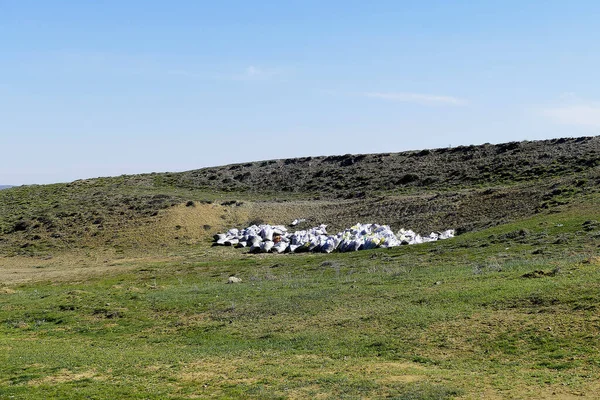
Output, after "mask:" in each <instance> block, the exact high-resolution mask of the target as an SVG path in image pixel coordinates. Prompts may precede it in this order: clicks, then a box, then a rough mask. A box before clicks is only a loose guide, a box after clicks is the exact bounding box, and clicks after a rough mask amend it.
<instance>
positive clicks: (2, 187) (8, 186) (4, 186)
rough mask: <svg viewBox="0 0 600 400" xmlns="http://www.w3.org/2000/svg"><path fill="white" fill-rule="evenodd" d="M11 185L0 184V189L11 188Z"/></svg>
mask: <svg viewBox="0 0 600 400" xmlns="http://www.w3.org/2000/svg"><path fill="white" fill-rule="evenodd" d="M11 187H12V186H11V185H0V190H2V189H8V188H11Z"/></svg>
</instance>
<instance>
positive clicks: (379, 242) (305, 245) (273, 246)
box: [214, 224, 454, 253]
mask: <svg viewBox="0 0 600 400" xmlns="http://www.w3.org/2000/svg"><path fill="white" fill-rule="evenodd" d="M452 237H454V230H453V229H448V230H446V231H443V232H431V233H430V234H429V235H427V236H421V235H419V234H417V233H415V232H413V231H412V230H405V229H400V230H399V231H398V232H397V233H394V232H393V231H392V229H391V228H390V227H389V226H388V225H378V224H356V225H354V226H353V227H351V228H348V229H346V230H344V231H343V232H339V233H337V234H335V235H329V234H328V233H327V225H319V226H317V227H314V228H310V229H307V230H301V231H295V232H293V233H290V232H288V230H287V228H286V227H285V226H282V225H268V224H262V225H251V226H249V227H247V228H245V229H242V230H240V229H235V228H233V229H230V230H228V231H227V232H226V233H218V234H216V235H215V236H214V240H215V245H221V246H235V247H238V248H243V247H248V248H250V252H251V253H301V252H309V251H310V252H321V253H331V252H333V251H336V250H337V251H340V252H347V251H358V250H369V249H375V248H389V247H397V246H402V245H411V244H420V243H426V242H435V241H437V240H443V239H449V238H452Z"/></svg>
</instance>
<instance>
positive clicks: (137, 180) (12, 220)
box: [0, 136, 600, 255]
mask: <svg viewBox="0 0 600 400" xmlns="http://www.w3.org/2000/svg"><path fill="white" fill-rule="evenodd" d="M599 188H600V136H597V137H582V138H569V139H555V140H545V141H533V142H520V143H517V142H512V143H505V144H499V145H490V144H485V145H481V146H461V147H456V148H445V149H434V150H422V151H409V152H402V153H389V154H366V155H344V156H328V157H306V158H296V159H285V160H270V161H260V162H253V163H245V164H235V165H228V166H222V167H212V168H203V169H199V170H193V171H187V172H180V173H152V174H143V175H131V176H120V177H113V178H96V179H88V180H80V181H75V182H72V183H68V184H55V185H42V186H39V185H33V186H21V187H16V188H11V189H8V190H2V191H1V192H0V232H2V235H1V236H0V254H4V255H11V254H29V255H43V254H46V253H48V252H52V251H55V250H60V249H73V248H80V247H85V246H87V247H98V246H106V247H110V248H119V249H123V250H124V251H125V250H135V249H138V250H144V249H146V250H147V249H148V248H150V249H156V248H160V247H163V248H169V247H172V246H177V245H187V244H193V243H198V242H201V241H204V240H206V238H207V237H209V236H211V235H212V234H213V233H214V232H216V231H217V230H220V229H224V228H227V227H231V226H236V225H238V226H239V225H243V224H247V223H249V222H257V221H265V222H272V223H279V224H286V223H289V222H290V221H291V220H292V219H294V218H306V219H307V220H308V221H307V224H312V223H325V224H328V225H329V226H330V228H331V230H338V229H342V228H344V227H347V226H349V225H352V224H354V223H356V222H359V221H360V222H377V223H385V224H390V225H391V226H392V227H393V228H394V229H399V228H400V227H406V228H411V229H416V230H418V231H421V232H427V231H430V230H439V229H445V228H457V229H458V230H459V232H465V231H470V230H478V229H482V228H485V227H489V226H494V225H497V224H500V223H505V222H510V221H514V220H517V219H520V218H524V217H527V216H531V215H534V214H536V213H539V212H551V211H552V209H553V208H555V207H557V206H561V205H564V204H567V203H569V202H571V201H572V200H573V199H576V198H577V197H579V196H583V195H586V194H590V193H594V192H597V191H598V190H599ZM186 204H187V207H186Z"/></svg>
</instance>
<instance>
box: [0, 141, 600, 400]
mask: <svg viewBox="0 0 600 400" xmlns="http://www.w3.org/2000/svg"><path fill="white" fill-rule="evenodd" d="M599 141H600V138H598V137H595V138H579V139H560V140H554V141H541V142H524V143H511V144H503V145H483V146H472V147H465V148H461V149H459V150H456V149H437V150H427V151H421V152H405V153H396V154H389V155H352V156H335V157H316V158H311V159H310V160H308V159H305V158H304V159H290V160H274V161H264V162H256V163H247V164H237V165H230V166H224V167H215V168H205V169H202V170H196V171H188V172H182V173H163V174H145V175H135V176H121V177H114V178H96V179H89V180H81V181H77V182H72V183H69V184H56V185H45V186H24V187H23V186H22V187H16V188H10V189H7V190H3V191H1V192H0V228H1V229H2V235H0V250H1V254H0V338H1V339H0V397H7V398H15V399H29V398H57V399H61V398H64V399H71V398H82V399H83V398H98V399H111V398H120V399H121V398H122V399H129V398H130V399H136V398H148V399H163V398H209V397H215V398H239V399H247V398H257V399H258V398H260V399H264V398H268V399H276V398H277V399H279V398H292V399H294V398H295V399H300V398H317V397H319V398H348V399H359V398H397V399H439V400H446V399H479V398H482V397H484V398H490V399H504V398H529V399H550V398H578V399H595V398H597V397H598V396H597V394H598V392H599V390H600V387H599V386H598V382H600V368H599V366H600V358H599V357H598V354H600V345H599V342H598V340H597V338H598V335H599V334H600V328H599V327H600V319H599V318H598V304H600V290H599V289H600V287H599V282H600V222H598V221H600V207H599V204H600V165H599V163H598V154H600V153H599V152H598V150H599V149H598V146H599ZM438 164H439V165H438ZM440 165H441V166H440ZM452 171H453V172H452ZM461 171H462V172H461ZM533 171H536V172H533ZM434 173H435V174H438V175H434ZM239 174H242V175H241V176H240V175H239ZM409 174H413V175H410V176H409V177H408V178H406V176H407V175H409ZM213 176H216V178H213ZM244 176H246V177H245V178H244ZM357 176H364V177H367V178H369V177H370V178H371V179H362V180H361V179H358V178H357ZM261 177H262V178H263V179H264V181H266V182H269V181H270V182H273V183H272V185H269V184H268V183H265V182H262V181H261ZM284 177H287V178H285V179H284ZM429 178H431V179H429ZM394 179H399V180H398V181H396V182H394V183H393V184H390V183H389V182H390V181H391V180H394ZM310 185H316V187H319V188H322V193H321V192H320V190H321V189H318V190H316V189H315V190H314V191H313V190H312V189H309V186H310ZM284 186H285V187H286V188H287V189H286V190H285V191H283V187H284ZM358 186H360V188H361V190H360V191H359V190H358V189H357V187H358ZM326 187H329V189H327V190H326ZM280 189H281V190H282V191H281V192H278V191H277V190H280ZM297 217H306V218H307V219H308V221H307V222H306V224H312V223H315V222H319V223H320V222H324V223H328V224H330V225H331V226H332V227H333V228H332V229H335V227H337V226H340V227H345V226H348V224H350V223H351V224H353V223H355V222H357V220H358V221H361V222H380V223H386V222H388V223H389V222H391V223H392V224H393V225H395V228H396V229H397V228H399V227H400V226H405V227H407V228H414V229H421V230H422V231H423V230H427V229H434V228H435V227H443V228H446V227H458V228H461V229H460V231H461V234H460V235H459V236H457V237H456V238H453V239H448V240H444V241H440V242H431V243H425V244H422V245H415V246H401V247H395V248H392V249H375V250H370V251H361V252H353V253H337V252H334V253H331V254H312V253H305V254H258V255H251V254H247V253H245V252H244V251H243V250H239V249H234V248H232V247H220V246H219V247H217V246H215V247H211V240H210V236H211V235H212V233H213V232H216V231H219V230H222V229H225V228H228V227H232V226H239V225H243V224H246V223H249V222H258V221H260V220H263V221H266V222H272V223H289V222H290V221H291V220H292V219H294V218H297ZM230 276H236V277H238V278H239V279H240V280H241V283H237V284H226V283H227V282H228V278H229V277H230Z"/></svg>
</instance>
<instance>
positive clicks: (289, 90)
mask: <svg viewBox="0 0 600 400" xmlns="http://www.w3.org/2000/svg"><path fill="white" fill-rule="evenodd" d="M371 3H372V4H371ZM598 21H600V2H597V1H576V0H574V1H569V2H567V1H552V0H550V1H510V0H507V1H479V2H474V1H400V0H396V1H373V2H365V1H348V0H345V1H310V0H307V1H277V2H276V1H218V2H212V1H211V2H209V1H200V0H198V1H192V0H179V1H177V0H174V1H169V2H167V1H134V0H130V1H127V0H121V1H113V0H106V1H95V2H91V1H80V2H75V1H55V0H47V1H42V0H38V1H28V0H0V38H2V39H0V121H1V122H0V184H32V183H52V182H67V181H72V180H75V179H79V178H88V177H97V176H114V175H121V174H129V173H142V172H161V171H182V170H188V169H195V168H200V167H204V166H211V165H221V164H226V163H233V162H244V161H254V160H263V159H273V158H286V157H297V156H308V155H312V156H316V155H330V154H345V153H371V152H395V151H403V150H409V149H421V148H433V147H447V146H456V145H461V144H480V143H486V142H490V143H500V142H506V141H512V140H535V139H547V138H554V137H563V136H583V135H598V134H600V79H598V75H599V72H598V71H600V51H598V50H599V45H598V43H600V27H599V26H600V24H598Z"/></svg>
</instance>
